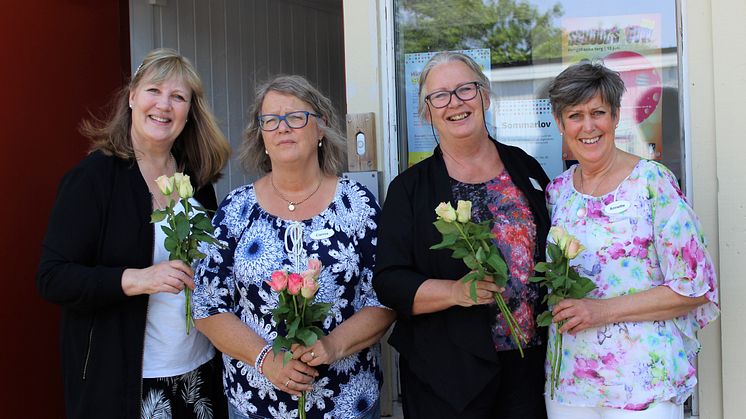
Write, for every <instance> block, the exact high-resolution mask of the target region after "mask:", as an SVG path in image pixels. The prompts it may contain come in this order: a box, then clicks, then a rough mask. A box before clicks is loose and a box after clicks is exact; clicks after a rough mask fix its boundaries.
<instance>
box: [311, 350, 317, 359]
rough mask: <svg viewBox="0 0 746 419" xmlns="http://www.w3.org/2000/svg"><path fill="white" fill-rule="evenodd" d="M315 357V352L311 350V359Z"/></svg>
mask: <svg viewBox="0 0 746 419" xmlns="http://www.w3.org/2000/svg"><path fill="white" fill-rule="evenodd" d="M315 358H316V354H315V353H314V352H313V351H311V359H315Z"/></svg>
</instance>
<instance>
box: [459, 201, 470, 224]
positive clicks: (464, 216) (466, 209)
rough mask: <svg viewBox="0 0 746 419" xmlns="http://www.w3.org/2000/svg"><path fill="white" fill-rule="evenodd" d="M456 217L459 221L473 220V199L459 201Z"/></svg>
mask: <svg viewBox="0 0 746 419" xmlns="http://www.w3.org/2000/svg"><path fill="white" fill-rule="evenodd" d="M456 219H457V220H458V222H459V223H465V222H467V221H469V220H471V201H458V205H457V206H456Z"/></svg>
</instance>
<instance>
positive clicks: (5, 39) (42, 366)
mask: <svg viewBox="0 0 746 419" xmlns="http://www.w3.org/2000/svg"><path fill="white" fill-rule="evenodd" d="M1 7H2V11H0V80H2V85H3V86H2V90H1V91H2V95H0V138H2V142H1V143H0V144H2V149H0V176H1V178H2V179H3V182H2V185H3V191H2V197H3V199H2V200H0V220H2V226H3V227H2V229H1V230H0V231H2V236H1V237H2V239H1V241H2V248H1V249H2V251H1V252H0V255H2V267H3V269H2V271H1V272H2V274H0V290H2V303H0V321H2V325H3V328H2V344H0V371H2V373H3V374H2V382H3V384H2V387H0V406H2V414H0V416H2V417H6V418H20V417H24V418H58V417H63V412H64V410H63V400H62V379H61V376H60V362H59V350H58V337H59V327H58V323H59V308H58V307H57V306H55V305H52V304H50V303H47V302H45V301H43V300H42V299H41V298H40V297H39V295H38V293H37V291H36V286H35V283H34V278H35V273H36V266H37V263H38V258H39V253H40V244H41V239H42V237H43V235H44V231H45V230H46V225H47V218H48V216H49V212H50V209H51V206H52V203H53V200H54V196H55V193H56V189H57V185H58V183H59V181H60V178H61V176H62V174H63V173H64V172H65V171H66V170H67V169H69V168H70V167H72V165H74V164H75V163H76V162H77V161H79V160H80V159H81V158H82V157H83V156H84V155H85V153H86V149H87V141H86V140H85V139H84V138H82V137H81V136H80V135H79V134H78V133H77V125H78V123H79V122H80V120H81V118H83V117H84V116H85V115H87V113H88V111H89V110H90V111H96V110H98V109H100V108H101V106H102V105H104V104H105V103H107V101H108V99H109V97H110V95H111V93H112V92H113V91H114V90H115V89H116V88H117V87H119V86H121V84H122V83H123V82H124V81H125V78H126V75H127V73H128V72H129V29H128V25H129V23H128V2H127V1H126V0H36V1H29V2H24V1H16V2H3V4H2V6H1Z"/></svg>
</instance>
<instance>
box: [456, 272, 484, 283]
mask: <svg viewBox="0 0 746 419" xmlns="http://www.w3.org/2000/svg"><path fill="white" fill-rule="evenodd" d="M482 278H484V275H481V274H480V273H479V271H471V272H469V273H468V274H466V275H464V277H463V278H461V281H463V282H474V281H479V280H480V279H482Z"/></svg>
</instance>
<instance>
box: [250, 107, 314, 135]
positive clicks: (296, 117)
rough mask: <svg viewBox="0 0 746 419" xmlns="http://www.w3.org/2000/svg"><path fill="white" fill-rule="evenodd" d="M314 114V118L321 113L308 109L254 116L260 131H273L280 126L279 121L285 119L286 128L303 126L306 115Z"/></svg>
mask: <svg viewBox="0 0 746 419" xmlns="http://www.w3.org/2000/svg"><path fill="white" fill-rule="evenodd" d="M309 115H310V116H315V117H316V118H321V115H319V114H315V113H313V112H308V111H295V112H290V113H286V114H285V115H275V114H271V113H268V114H266V115H259V116H257V117H256V119H257V121H259V128H261V129H262V131H274V130H276V129H277V128H280V122H282V121H285V124H287V126H288V128H294V129H298V128H303V127H305V126H306V125H308V116H309Z"/></svg>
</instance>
